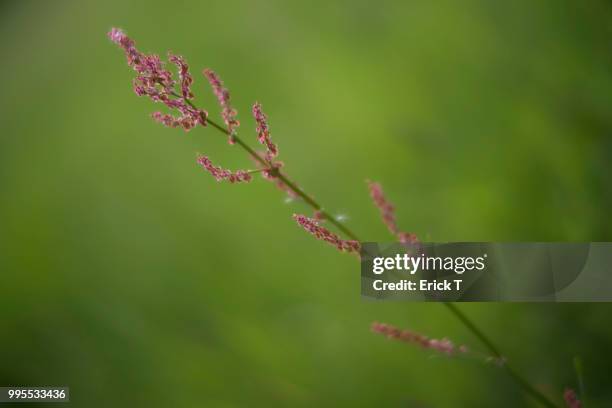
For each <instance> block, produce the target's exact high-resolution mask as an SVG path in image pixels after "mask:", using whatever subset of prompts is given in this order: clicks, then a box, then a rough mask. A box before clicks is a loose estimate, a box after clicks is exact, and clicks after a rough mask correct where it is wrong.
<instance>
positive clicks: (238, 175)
mask: <svg viewBox="0 0 612 408" xmlns="http://www.w3.org/2000/svg"><path fill="white" fill-rule="evenodd" d="M198 164H200V166H202V167H203V168H204V169H205V170H206V171H208V172H209V173H210V174H211V175H212V176H213V177H214V178H215V179H216V180H217V181H222V180H227V181H229V182H230V183H232V184H233V183H248V182H249V181H251V179H252V177H251V174H250V173H249V172H248V171H246V170H237V171H235V172H232V171H230V170H227V169H224V168H221V167H219V166H215V165H214V164H213V163H212V161H211V160H210V159H209V158H208V157H206V156H199V157H198Z"/></svg>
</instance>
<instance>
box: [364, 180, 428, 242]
mask: <svg viewBox="0 0 612 408" xmlns="http://www.w3.org/2000/svg"><path fill="white" fill-rule="evenodd" d="M367 183H368V188H369V189H370V196H371V197H372V201H374V204H375V205H376V207H378V209H379V210H380V215H381V217H382V220H383V222H384V223H385V225H386V226H387V228H388V229H389V231H390V232H391V233H392V234H393V235H395V236H396V237H397V239H398V240H399V242H401V243H402V244H415V243H418V242H419V240H418V238H417V236H416V235H415V234H411V233H409V232H402V231H400V230H399V228H398V226H397V221H396V219H395V207H394V206H393V204H391V203H390V202H389V201H388V200H387V198H386V197H385V194H384V193H383V189H382V186H381V185H380V184H379V183H375V182H372V181H367Z"/></svg>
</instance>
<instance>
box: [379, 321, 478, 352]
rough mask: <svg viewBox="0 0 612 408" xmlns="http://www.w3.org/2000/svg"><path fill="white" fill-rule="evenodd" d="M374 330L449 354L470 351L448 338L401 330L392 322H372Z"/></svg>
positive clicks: (391, 337) (392, 337)
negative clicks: (430, 336) (432, 337)
mask: <svg viewBox="0 0 612 408" xmlns="http://www.w3.org/2000/svg"><path fill="white" fill-rule="evenodd" d="M372 331H373V332H374V333H378V334H382V335H383V336H386V337H388V338H390V339H394V340H399V341H403V342H405V343H413V344H416V345H417V346H419V347H422V348H425V349H430V350H435V351H437V352H438V353H441V354H446V355H448V356H450V355H455V354H464V353H467V352H468V349H467V347H466V346H463V345H462V346H459V347H456V346H455V345H454V344H453V342H452V341H450V340H449V339H447V338H443V339H440V340H438V339H430V338H429V337H427V336H424V335H422V334H419V333H415V332H413V331H411V330H400V329H398V328H397V327H394V326H392V325H390V324H385V323H378V322H374V323H372Z"/></svg>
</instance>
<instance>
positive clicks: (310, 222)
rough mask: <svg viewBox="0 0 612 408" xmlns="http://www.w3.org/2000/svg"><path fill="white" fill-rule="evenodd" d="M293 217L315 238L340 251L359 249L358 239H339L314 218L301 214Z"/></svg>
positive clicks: (355, 251)
mask: <svg viewBox="0 0 612 408" xmlns="http://www.w3.org/2000/svg"><path fill="white" fill-rule="evenodd" d="M293 219H294V220H295V221H296V222H297V223H298V224H299V225H300V226H301V227H302V228H304V229H305V230H306V231H307V232H309V233H310V234H312V235H313V236H314V237H315V238H316V239H320V240H322V241H325V242H327V243H329V244H331V245H333V246H335V247H336V248H337V249H338V250H339V251H341V252H353V253H359V251H360V250H361V245H360V244H359V242H358V241H353V240H343V239H341V238H340V237H339V236H337V235H336V234H334V233H333V232H331V231H330V230H328V229H327V228H325V227H322V226H320V225H319V222H318V221H317V220H315V219H314V218H308V217H306V216H305V215H301V214H293Z"/></svg>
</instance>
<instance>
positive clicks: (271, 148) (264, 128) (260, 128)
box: [253, 102, 278, 162]
mask: <svg viewBox="0 0 612 408" xmlns="http://www.w3.org/2000/svg"><path fill="white" fill-rule="evenodd" d="M253 117H254V118H255V121H256V122H257V129H256V130H257V138H258V140H259V143H261V144H263V145H265V146H266V155H265V158H266V160H267V161H269V162H272V160H274V158H276V156H278V147H277V146H276V145H275V144H274V143H272V139H271V138H270V127H269V126H268V120H267V117H266V115H265V114H264V113H263V111H262V110H261V104H260V103H259V102H255V105H253Z"/></svg>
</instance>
